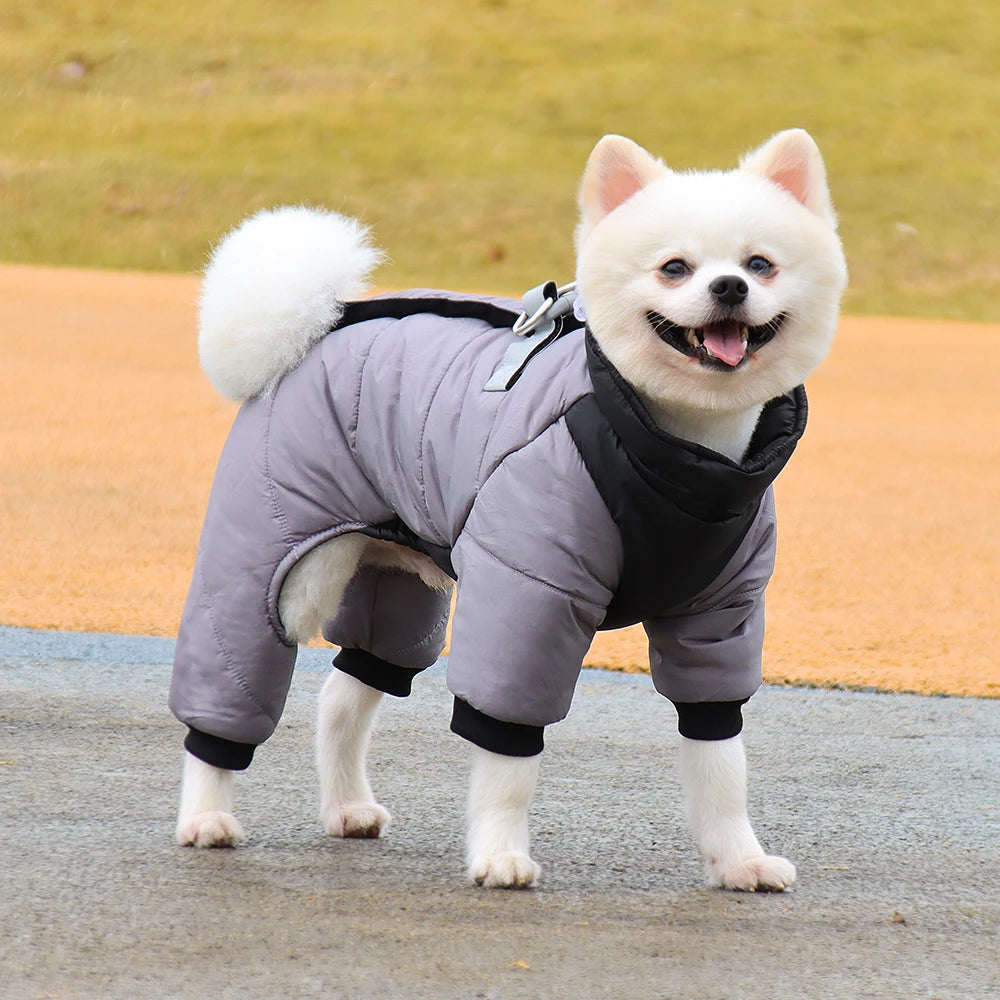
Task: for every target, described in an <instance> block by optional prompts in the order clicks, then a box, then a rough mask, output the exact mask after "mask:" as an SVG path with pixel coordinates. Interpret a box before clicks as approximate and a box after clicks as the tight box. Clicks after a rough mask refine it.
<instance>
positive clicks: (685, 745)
mask: <svg viewBox="0 0 1000 1000" xmlns="http://www.w3.org/2000/svg"><path fill="white" fill-rule="evenodd" d="M680 777H681V787H682V789H683V791H684V799H685V807H686V811H687V818H688V823H689V825H690V827H691V832H692V833H693V834H694V838H695V840H696V842H697V844H698V847H699V849H700V850H701V853H702V857H703V858H704V859H705V873H706V875H707V876H708V883H709V885H712V886H717V887H720V888H723V889H742V890H744V891H746V892H756V891H758V890H760V891H763V892H780V891H781V890H782V889H786V888H787V887H788V886H790V885H791V884H792V883H793V882H794V881H795V866H794V865H793V864H792V863H791V862H790V861H786V860H785V858H780V857H776V856H774V855H768V854H765V853H764V851H763V849H762V848H761V846H760V843H759V841H758V840H757V837H756V836H755V834H754V832H753V828H752V827H751V826H750V818H749V816H748V814H747V765H746V754H745V752H744V750H743V739H742V737H740V736H734V737H733V738H732V739H728V740H689V739H687V738H685V737H683V736H682V737H681V756H680Z"/></svg>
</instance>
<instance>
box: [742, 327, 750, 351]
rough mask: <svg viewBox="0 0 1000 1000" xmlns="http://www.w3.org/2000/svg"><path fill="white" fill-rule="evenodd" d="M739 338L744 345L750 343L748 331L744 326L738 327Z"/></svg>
mask: <svg viewBox="0 0 1000 1000" xmlns="http://www.w3.org/2000/svg"><path fill="white" fill-rule="evenodd" d="M740 340H742V341H743V346H744V347H746V346H747V344H749V343H750V331H749V330H748V329H747V328H746V327H745V326H741V327H740Z"/></svg>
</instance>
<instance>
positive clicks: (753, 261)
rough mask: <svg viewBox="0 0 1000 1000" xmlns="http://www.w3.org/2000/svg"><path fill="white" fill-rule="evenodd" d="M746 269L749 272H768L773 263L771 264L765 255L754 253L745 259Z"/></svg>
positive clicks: (770, 270) (772, 267) (771, 269)
mask: <svg viewBox="0 0 1000 1000" xmlns="http://www.w3.org/2000/svg"><path fill="white" fill-rule="evenodd" d="M747 270H748V271H749V272H750V273H751V274H760V275H765V274H770V273H771V272H772V271H773V270H774V264H772V263H771V262H770V261H769V260H768V259H767V258H766V257H761V255H760V254H755V255H754V256H753V257H751V258H750V259H749V260H748V261H747Z"/></svg>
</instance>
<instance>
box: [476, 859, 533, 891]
mask: <svg viewBox="0 0 1000 1000" xmlns="http://www.w3.org/2000/svg"><path fill="white" fill-rule="evenodd" d="M541 874H542V866H541V865H539V864H538V863H537V862H535V861H532V859H531V858H530V857H528V855H527V854H523V853H521V852H520V851H498V852H496V853H495V854H491V855H489V857H482V858H476V859H475V860H474V861H473V862H472V863H471V864H470V865H469V878H471V879H472V881H473V882H475V883H476V885H481V886H485V887H486V888H487V889H533V888H534V887H535V886H536V885H537V884H538V876H539V875H541Z"/></svg>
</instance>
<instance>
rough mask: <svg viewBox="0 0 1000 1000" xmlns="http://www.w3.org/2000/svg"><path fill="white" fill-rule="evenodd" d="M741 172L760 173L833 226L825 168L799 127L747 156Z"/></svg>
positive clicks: (772, 138) (741, 164) (780, 134)
mask: <svg viewBox="0 0 1000 1000" xmlns="http://www.w3.org/2000/svg"><path fill="white" fill-rule="evenodd" d="M740 169H742V170H745V171H747V172H749V173H752V174H759V175H760V176H761V177H766V178H767V179H768V180H769V181H771V182H773V183H774V184H777V185H778V187H780V188H783V189H784V190H785V191H787V192H788V193H789V194H790V195H792V197H793V198H795V199H796V200H797V201H799V202H801V203H802V204H803V205H805V207H806V208H808V209H809V211H810V212H812V213H813V214H814V215H818V216H819V217H820V218H821V219H826V220H827V221H828V222H829V223H830V225H831V226H834V227H836V225H837V215H836V213H835V212H834V210H833V203H832V202H831V200H830V189H829V187H828V186H827V183H826V167H825V166H824V165H823V157H822V156H821V155H820V152H819V147H818V146H817V145H816V143H815V141H814V140H813V137H812V136H811V135H810V134H809V133H808V132H806V131H804V130H803V129H800V128H790V129H786V130H785V131H784V132H779V133H778V134H777V135H775V136H772V137H771V138H770V139H768V140H767V142H765V143H764V145H763V146H761V147H759V148H758V149H755V150H753V151H752V152H749V153H747V154H746V156H744V157H743V159H742V160H741V161H740Z"/></svg>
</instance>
